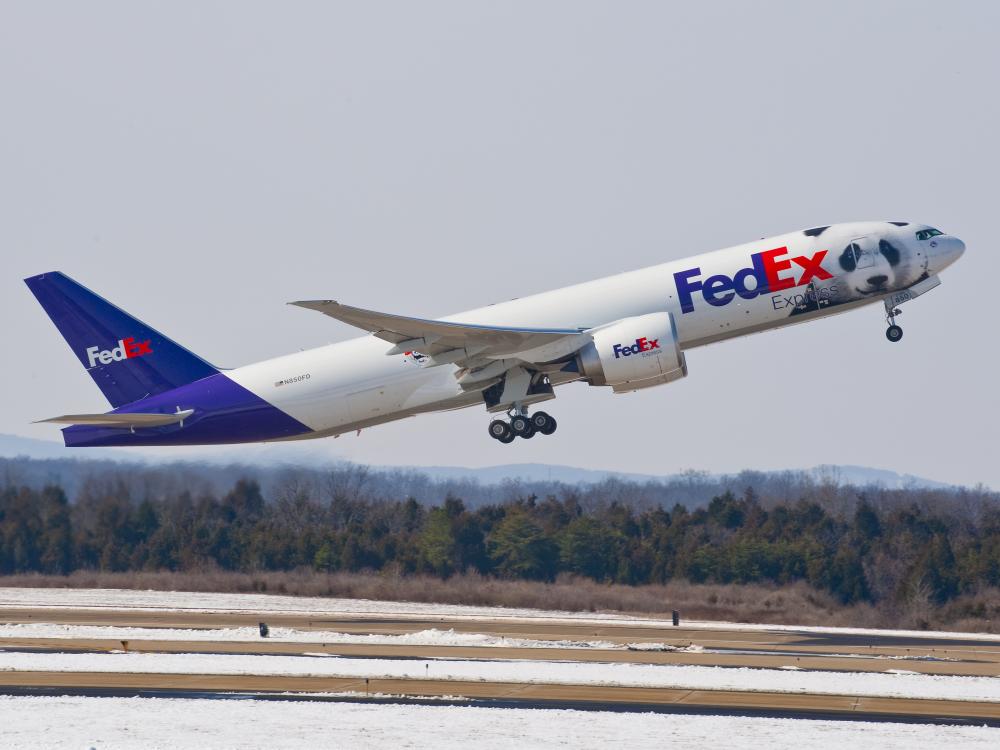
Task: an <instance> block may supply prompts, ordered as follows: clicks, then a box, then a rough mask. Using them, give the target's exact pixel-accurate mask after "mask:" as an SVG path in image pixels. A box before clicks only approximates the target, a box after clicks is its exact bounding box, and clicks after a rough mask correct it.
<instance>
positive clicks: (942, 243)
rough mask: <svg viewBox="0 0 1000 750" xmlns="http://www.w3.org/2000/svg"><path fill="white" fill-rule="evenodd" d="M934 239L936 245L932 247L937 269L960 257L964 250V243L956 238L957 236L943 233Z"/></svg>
mask: <svg viewBox="0 0 1000 750" xmlns="http://www.w3.org/2000/svg"><path fill="white" fill-rule="evenodd" d="M934 239H935V240H936V241H937V247H935V248H934V255H935V257H936V259H937V264H936V265H937V267H938V268H939V269H941V268H944V267H946V266H950V265H951V264H952V263H954V262H955V261H956V260H958V259H959V258H961V257H962V253H964V252H965V243H964V242H962V240H960V239H958V237H952V236H950V235H944V236H941V237H935V238H934Z"/></svg>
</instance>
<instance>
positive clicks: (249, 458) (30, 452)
mask: <svg viewBox="0 0 1000 750" xmlns="http://www.w3.org/2000/svg"><path fill="white" fill-rule="evenodd" d="M304 448H314V447H313V446H301V445H296V446H288V445H278V444H266V445H254V446H246V447H240V448H238V449H232V450H225V449H223V450H220V449H214V450H208V451H206V452H205V453H204V455H199V457H198V459H197V461H196V462H197V463H199V464H214V465H240V464H243V465H248V466H249V465H254V466H261V465H264V466H268V465H270V466H280V465H283V464H287V465H298V466H302V467H306V468H310V469H322V468H323V467H325V466H332V465H335V464H341V465H342V464H343V463H344V462H343V461H338V460H337V459H336V458H335V457H332V456H331V455H330V454H329V453H327V452H326V451H325V450H322V451H321V450H316V449H313V450H308V449H306V450H304ZM0 456H2V457H11V458H12V457H15V456H24V457H26V458H33V459H61V460H66V459H71V460H79V461H95V460H96V461H119V462H132V463H144V464H149V465H154V466H155V465H159V464H165V463H172V462H176V461H185V462H192V463H194V462H195V460H194V459H193V458H192V457H191V456H190V454H187V455H183V456H178V455H177V454H175V453H172V452H171V453H167V454H165V455H163V456H162V457H161V456H157V455H156V454H155V453H133V452H131V451H121V450H115V449H111V448H87V449H85V450H67V449H66V448H65V447H64V446H63V445H61V444H60V443H57V442H55V441H51V440H36V439H33V438H25V437H19V436H17V435H5V434H0ZM373 468H377V469H379V470H385V471H394V470H399V471H403V472H406V473H417V474H423V475H425V476H426V477H427V478H429V479H431V480H433V481H435V482H473V483H479V484H482V485H497V484H501V483H503V482H505V481H510V480H515V481H519V482H528V483H536V482H537V483H562V484H571V485H574V484H597V483H599V482H603V481H606V480H608V479H618V480H624V481H628V482H637V483H647V482H669V483H678V482H683V481H685V480H686V479H689V478H690V479H692V480H697V481H699V482H704V481H706V480H708V481H713V480H726V479H732V478H735V477H737V476H738V474H711V473H707V472H685V473H679V474H665V475H656V474H636V473H629V472H621V471H610V470H600V469H582V468H578V467H575V466H561V465H551V464H501V465H498V466H484V467H479V468H468V467H462V466H380V467H373ZM794 471H795V473H796V474H799V475H805V476H807V477H809V478H810V479H812V480H814V481H817V482H828V483H831V484H836V485H856V486H859V487H866V486H878V487H883V488H885V489H945V488H948V487H952V486H953V485H950V484H947V483H945V482H937V481H935V480H932V479H926V478H924V477H918V476H914V475H912V474H899V473H897V472H894V471H889V470H887V469H874V468H870V467H866V466H836V465H823V466H817V467H814V468H812V469H806V470H801V471H800V470H794ZM754 473H758V474H762V475H765V476H777V475H781V474H783V473H786V472H781V471H772V472H754Z"/></svg>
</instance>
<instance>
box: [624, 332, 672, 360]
mask: <svg viewBox="0 0 1000 750" xmlns="http://www.w3.org/2000/svg"><path fill="white" fill-rule="evenodd" d="M612 348H613V349H614V352H615V359H620V358H621V357H631V356H632V355H633V354H641V353H642V352H651V351H653V349H659V348H660V340H659V339H647V338H646V337H645V336H643V337H642V338H641V339H636V340H635V343H634V344H615V345H614V347H612Z"/></svg>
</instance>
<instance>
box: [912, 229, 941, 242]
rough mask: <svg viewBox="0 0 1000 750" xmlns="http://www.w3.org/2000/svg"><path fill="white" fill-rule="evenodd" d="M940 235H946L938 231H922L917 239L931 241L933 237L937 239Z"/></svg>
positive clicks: (918, 233)
mask: <svg viewBox="0 0 1000 750" xmlns="http://www.w3.org/2000/svg"><path fill="white" fill-rule="evenodd" d="M939 234H944V232H942V231H940V230H937V229H921V230H920V231H919V232H917V239H918V240H929V239H930V238H931V237H937V236H938V235H939Z"/></svg>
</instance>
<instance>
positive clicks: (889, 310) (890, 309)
mask: <svg viewBox="0 0 1000 750" xmlns="http://www.w3.org/2000/svg"><path fill="white" fill-rule="evenodd" d="M902 314H903V311H902V310H900V309H899V308H898V307H895V306H894V305H891V304H889V301H888V300H886V302H885V322H886V323H888V324H889V327H888V328H886V329H885V337H886V338H887V339H889V341H891V342H892V343H894V344H895V343H896V342H897V341H900V340H901V339H902V338H903V329H902V328H901V327H900V326H898V325H896V316H897V315H902Z"/></svg>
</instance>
